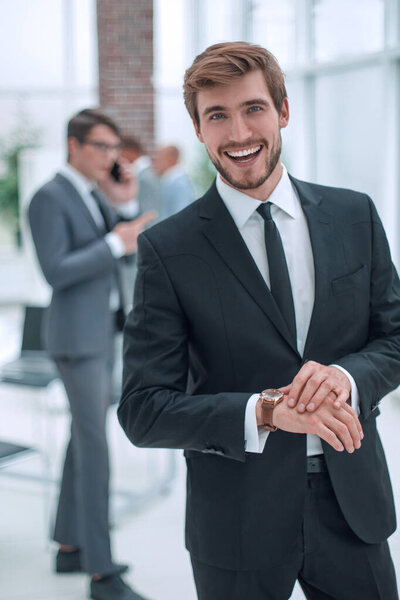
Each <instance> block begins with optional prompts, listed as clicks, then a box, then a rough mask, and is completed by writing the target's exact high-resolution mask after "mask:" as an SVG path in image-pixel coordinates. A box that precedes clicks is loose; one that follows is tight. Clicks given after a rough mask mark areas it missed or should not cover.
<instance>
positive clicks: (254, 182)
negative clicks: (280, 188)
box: [206, 132, 282, 190]
mask: <svg viewBox="0 0 400 600" xmlns="http://www.w3.org/2000/svg"><path fill="white" fill-rule="evenodd" d="M258 144H262V145H263V146H264V147H265V148H267V149H268V142H267V141H266V140H257V141H256V142H249V143H247V144H246V146H244V147H246V148H248V147H249V146H255V145H258ZM206 149H207V148H206ZM281 151H282V138H281V134H280V132H279V137H278V139H277V141H276V142H275V143H274V144H273V145H272V147H271V152H270V153H269V155H268V156H267V160H266V162H265V170H264V173H263V174H262V175H259V176H258V177H257V178H255V177H251V176H250V175H249V176H246V174H245V173H243V175H242V177H241V179H235V178H234V177H233V175H232V173H230V171H229V170H228V169H227V168H225V167H224V166H223V165H222V164H221V162H220V161H219V160H218V158H217V157H216V156H212V155H211V154H210V152H209V151H208V149H207V153H208V156H209V157H210V160H211V162H212V164H213V165H214V167H215V168H216V169H217V171H218V173H219V174H220V175H221V177H222V178H223V179H225V181H226V182H227V183H228V184H229V185H231V186H232V187H234V188H236V189H238V190H253V189H256V188H258V187H260V186H261V185H262V184H263V183H264V182H265V181H266V180H267V179H268V178H269V177H270V175H271V173H272V172H273V171H274V169H275V167H276V165H277V164H278V161H279V157H280V155H281ZM218 152H219V153H220V154H222V152H224V150H223V149H221V148H220V149H219V151H218Z"/></svg>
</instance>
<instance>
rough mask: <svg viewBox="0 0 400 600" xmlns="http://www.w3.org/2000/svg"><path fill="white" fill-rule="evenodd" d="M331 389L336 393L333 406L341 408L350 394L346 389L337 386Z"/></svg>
mask: <svg viewBox="0 0 400 600" xmlns="http://www.w3.org/2000/svg"><path fill="white" fill-rule="evenodd" d="M333 391H334V392H335V393H336V398H335V399H334V402H333V406H334V407H335V408H341V407H342V406H344V405H345V404H346V403H347V400H348V399H349V397H350V394H349V392H348V391H347V390H344V389H339V388H335V389H334V390H333Z"/></svg>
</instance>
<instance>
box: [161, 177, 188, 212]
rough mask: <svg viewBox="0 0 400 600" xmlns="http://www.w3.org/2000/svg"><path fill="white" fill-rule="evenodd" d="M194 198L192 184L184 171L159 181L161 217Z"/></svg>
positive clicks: (178, 208) (177, 209) (179, 208)
mask: <svg viewBox="0 0 400 600" xmlns="http://www.w3.org/2000/svg"><path fill="white" fill-rule="evenodd" d="M193 200H194V192H193V188H192V184H191V183H190V179H189V177H188V176H187V175H186V173H183V172H182V173H181V174H180V175H179V176H177V177H174V178H173V179H171V180H169V179H168V178H167V179H165V180H162V181H161V219H167V218H168V217H170V216H171V215H174V214H175V213H177V212H179V211H180V210H182V209H183V208H185V207H186V206H188V205H189V204H190V203H191V202H193Z"/></svg>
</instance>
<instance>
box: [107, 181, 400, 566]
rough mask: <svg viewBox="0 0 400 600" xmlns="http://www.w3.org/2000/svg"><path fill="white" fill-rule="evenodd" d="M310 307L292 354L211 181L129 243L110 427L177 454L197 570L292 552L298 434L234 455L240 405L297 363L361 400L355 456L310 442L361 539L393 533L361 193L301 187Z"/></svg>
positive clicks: (240, 432)
mask: <svg viewBox="0 0 400 600" xmlns="http://www.w3.org/2000/svg"><path fill="white" fill-rule="evenodd" d="M292 181H293V183H294V185H295V186H296V188H297V191H298V193H299V197H300V200H301V204H302V207H303V210H304V212H305V215H306V218H307V221H308V226H309V230H310V236H311V243H312V249H313V255H314V263H315V305H314V310H313V314H312V319H311V324H310V329H309V333H308V338H307V342H306V346H305V351H304V357H301V356H300V355H299V354H298V352H297V349H296V348H295V347H294V346H293V344H292V342H291V340H290V339H289V337H288V335H287V333H286V330H285V326H284V323H283V321H282V317H281V316H280V314H279V313H278V311H277V309H276V307H275V305H274V302H273V299H272V296H271V294H270V292H269V290H268V288H267V286H266V284H265V282H264V280H263V278H262V276H261V274H260V272H259V271H258V269H257V267H256V265H255V263H254V261H253V259H252V257H251V255H250V253H249V251H248V249H247V247H246V245H245V243H244V242H243V239H242V237H241V235H240V233H239V231H238V229H237V228H236V226H235V224H234V222H233V220H232V218H231V216H230V214H229V212H228V211H227V209H226V207H225V205H224V203H223V202H222V200H221V198H220V197H219V195H218V193H217V190H216V188H215V185H213V186H212V188H211V189H210V190H209V191H208V192H207V194H206V195H205V196H204V197H203V198H201V199H200V200H198V201H197V202H195V203H194V204H192V205H191V206H189V207H188V208H186V209H185V210H183V211H182V212H180V213H178V214H177V215H175V216H173V217H171V218H170V219H168V220H166V221H164V222H162V223H160V224H158V225H156V226H155V227H153V228H151V229H150V230H148V231H147V232H146V233H144V234H142V235H141V238H140V245H139V272H138V278H137V284H136V291H135V306H134V310H133V312H132V313H131V315H130V316H129V317H128V322H127V324H126V329H125V368H124V388H123V395H122V399H121V404H120V407H119V419H120V422H121V424H122V426H123V428H124V430H125V431H126V433H127V435H128V437H129V438H130V439H131V440H132V442H133V443H134V444H136V445H138V446H146V447H166V448H183V449H184V450H185V455H186V457H187V465H188V488H187V521H186V542H187V547H188V549H189V550H190V552H191V553H193V555H194V556H195V557H196V558H197V559H199V560H201V561H203V562H206V563H209V564H211V565H217V566H220V567H225V568H230V569H257V568H260V567H262V566H266V565H272V564H274V563H276V562H280V561H282V560H285V558H286V557H287V556H288V555H289V554H290V552H291V551H293V550H295V544H296V539H297V538H298V533H299V531H300V528H301V521H302V512H303V504H304V498H305V490H306V436H305V435H303V434H292V433H287V432H284V431H276V432H275V433H272V434H271V435H270V436H269V437H268V440H267V443H266V446H265V449H264V452H263V453H262V454H259V455H258V454H246V453H245V450H244V415H245V407H246V403H247V400H248V398H249V396H250V395H251V394H253V393H255V392H258V391H260V390H262V389H264V388H267V387H280V386H283V385H286V384H288V383H290V382H291V380H292V379H293V377H294V376H295V375H296V373H297V372H298V370H299V369H300V367H301V365H302V364H303V363H304V362H305V361H307V360H316V361H318V362H320V363H323V364H331V363H336V364H339V365H342V366H343V367H344V368H345V369H347V370H348V371H349V372H350V373H351V374H352V375H353V377H354V379H355V381H356V383H357V386H358V389H359V392H360V398H361V416H360V419H361V421H362V426H363V429H364V433H365V438H364V440H363V442H362V448H361V449H360V450H358V451H356V452H355V453H354V454H353V455H350V454H348V453H346V452H343V453H338V452H335V451H334V450H333V449H332V448H331V447H330V446H328V445H326V444H325V443H324V444H323V445H324V452H325V455H326V461H327V464H328V468H329V473H330V477H331V480H332V484H333V487H334V490H335V493H336V496H337V499H338V501H339V504H340V506H341V509H342V511H343V513H344V516H345V518H346V520H347V522H348V523H349V525H350V527H351V528H352V529H353V531H354V532H355V533H356V534H357V536H359V537H360V538H361V539H362V540H364V541H366V542H378V541H380V540H384V539H385V538H386V537H387V536H389V535H390V534H391V533H392V532H393V530H394V529H395V514H394V506H393V497H392V491H391V485H390V480H389V475H388V471H387V466H386V461H385V457H384V453H383V450H382V446H381V442H380V440H379V436H378V434H377V430H376V423H375V421H376V417H377V415H378V414H379V409H378V408H377V405H378V403H379V401H380V399H381V398H382V397H383V396H384V395H385V394H387V393H388V392H389V391H390V390H392V389H393V388H394V387H396V386H397V385H398V384H399V382H400V286H399V280H398V277H397V274H396V272H395V269H394V267H393V265H392V262H391V259H390V253H389V248H388V244H387V241H386V237H385V233H384V231H383V228H382V224H381V222H380V220H379V217H378V215H377V213H376V210H375V208H374V205H373V203H372V201H371V200H370V199H369V198H368V197H367V196H365V195H363V194H359V193H356V192H352V191H349V190H340V189H334V188H328V187H322V186H318V185H313V184H309V183H304V182H300V181H297V180H295V179H292Z"/></svg>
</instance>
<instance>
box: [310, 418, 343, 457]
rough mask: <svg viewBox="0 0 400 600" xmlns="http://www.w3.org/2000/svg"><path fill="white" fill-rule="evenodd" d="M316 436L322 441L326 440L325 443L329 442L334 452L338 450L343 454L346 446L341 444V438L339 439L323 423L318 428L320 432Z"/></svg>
mask: <svg viewBox="0 0 400 600" xmlns="http://www.w3.org/2000/svg"><path fill="white" fill-rule="evenodd" d="M316 434H317V435H318V436H319V437H320V438H321V439H322V440H325V442H327V443H328V444H329V445H330V446H332V448H333V449H334V450H336V451H337V452H343V450H344V446H343V444H342V443H341V441H340V440H339V438H338V437H337V435H336V434H335V433H334V432H333V431H332V430H331V429H329V427H327V426H326V425H324V424H323V423H320V425H319V426H318V430H317V431H316Z"/></svg>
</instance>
